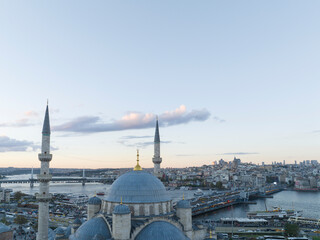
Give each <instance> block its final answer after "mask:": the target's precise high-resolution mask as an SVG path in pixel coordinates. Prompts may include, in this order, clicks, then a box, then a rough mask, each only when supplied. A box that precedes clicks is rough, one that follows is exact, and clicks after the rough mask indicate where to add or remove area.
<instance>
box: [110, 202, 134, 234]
mask: <svg viewBox="0 0 320 240" xmlns="http://www.w3.org/2000/svg"><path fill="white" fill-rule="evenodd" d="M130 230H131V211H130V208H129V207H128V206H127V205H124V204H122V200H121V203H120V205H117V206H115V208H114V209H113V212H112V236H113V238H114V239H115V240H128V239H130Z"/></svg>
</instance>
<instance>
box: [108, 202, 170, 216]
mask: <svg viewBox="0 0 320 240" xmlns="http://www.w3.org/2000/svg"><path fill="white" fill-rule="evenodd" d="M124 204H126V205H127V206H128V207H129V208H130V210H131V213H132V216H133V217H135V216H136V217H137V216H146V217H147V216H152V215H162V214H168V213H171V212H172V210H173V209H172V203H171V201H168V202H161V203H124ZM117 205H119V203H117V202H107V201H104V202H103V204H102V211H103V212H104V213H107V214H112V212H113V209H114V207H115V206H117Z"/></svg>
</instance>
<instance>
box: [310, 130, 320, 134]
mask: <svg viewBox="0 0 320 240" xmlns="http://www.w3.org/2000/svg"><path fill="white" fill-rule="evenodd" d="M312 133H315V134H318V133H320V130H314V131H312Z"/></svg>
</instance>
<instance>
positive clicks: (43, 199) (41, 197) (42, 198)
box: [35, 193, 52, 202]
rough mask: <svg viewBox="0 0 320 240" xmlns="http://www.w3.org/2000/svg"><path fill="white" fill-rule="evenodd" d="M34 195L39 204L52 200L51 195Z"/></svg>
mask: <svg viewBox="0 0 320 240" xmlns="http://www.w3.org/2000/svg"><path fill="white" fill-rule="evenodd" d="M35 195H36V198H37V200H38V201H39V202H48V201H50V199H51V198H52V194H51V193H36V194H35Z"/></svg>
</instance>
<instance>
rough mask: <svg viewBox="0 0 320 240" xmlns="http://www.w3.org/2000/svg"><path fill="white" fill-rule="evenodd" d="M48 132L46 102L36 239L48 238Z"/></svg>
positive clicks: (49, 177) (49, 132)
mask: <svg viewBox="0 0 320 240" xmlns="http://www.w3.org/2000/svg"><path fill="white" fill-rule="evenodd" d="M50 134H51V131H50V120H49V107H48V104H47V108H46V112H45V117H44V122H43V128H42V144H41V153H39V155H38V157H39V160H40V162H41V168H40V174H38V181H39V182H40V185H39V193H37V194H36V197H37V199H38V201H39V211H38V233H37V240H47V239H48V228H49V201H50V199H51V197H52V196H51V194H50V193H49V182H50V180H51V178H52V176H51V174H50V173H49V163H50V161H51V159H52V154H50Z"/></svg>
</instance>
